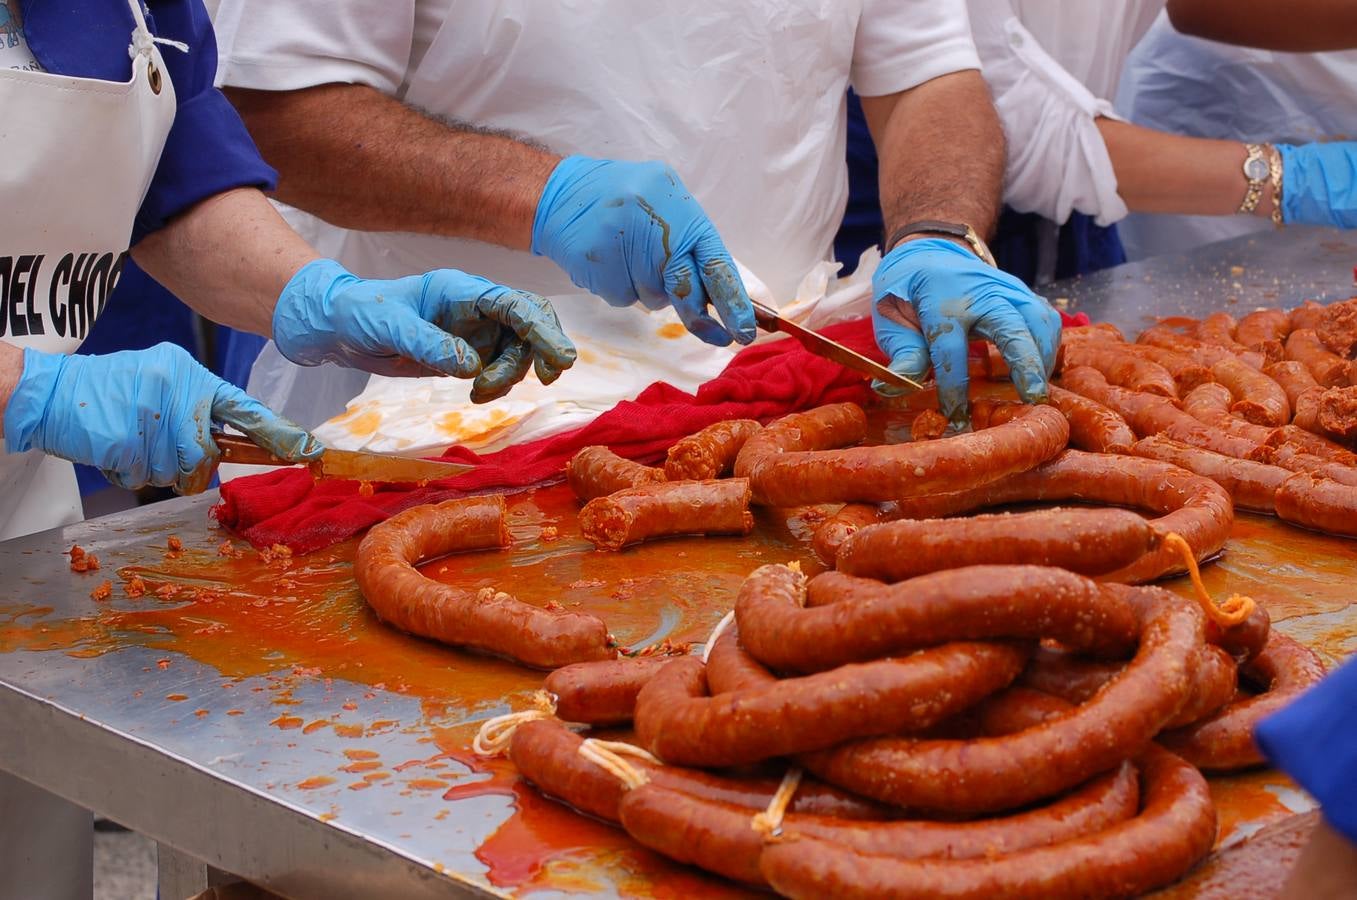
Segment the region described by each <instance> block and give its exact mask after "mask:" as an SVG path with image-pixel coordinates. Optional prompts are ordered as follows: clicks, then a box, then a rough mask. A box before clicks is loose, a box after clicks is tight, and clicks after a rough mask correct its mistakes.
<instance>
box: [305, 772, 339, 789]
mask: <svg viewBox="0 0 1357 900" xmlns="http://www.w3.org/2000/svg"><path fill="white" fill-rule="evenodd" d="M334 783H335V780H334V779H333V778H331V777H330V776H329V775H315V776H313V777H311V778H308V779H306V780H305V781H299V782H297V787H298V789H300V790H303V791H314V790H315V789H316V788H323V787H329V786H330V785H332V784H334Z"/></svg>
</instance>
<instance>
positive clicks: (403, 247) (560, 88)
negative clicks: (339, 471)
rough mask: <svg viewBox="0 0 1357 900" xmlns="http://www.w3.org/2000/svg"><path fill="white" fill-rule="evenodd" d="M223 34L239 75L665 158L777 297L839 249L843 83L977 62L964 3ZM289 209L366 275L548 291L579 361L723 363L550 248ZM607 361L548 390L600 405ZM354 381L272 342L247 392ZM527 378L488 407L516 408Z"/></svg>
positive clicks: (302, 4)
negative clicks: (599, 333)
mask: <svg viewBox="0 0 1357 900" xmlns="http://www.w3.org/2000/svg"><path fill="white" fill-rule="evenodd" d="M216 28H217V35H218V41H219V45H220V48H221V60H222V63H221V69H220V80H221V81H222V82H224V83H225V84H229V85H235V86H238V87H246V88H256V89H265V90H290V89H297V88H303V87H308V86H311V85H315V84H321V83H325V82H354V83H361V84H367V85H370V86H373V87H376V88H378V89H380V90H382V91H385V92H388V93H391V94H394V95H396V96H398V97H400V98H402V99H404V100H405V101H406V102H408V103H411V104H413V105H415V106H418V107H421V108H423V109H426V110H429V111H430V112H431V113H434V114H436V115H442V116H448V117H451V118H453V119H457V120H461V121H466V122H471V123H474V124H476V125H480V126H487V127H491V128H499V129H505V130H508V131H511V132H513V133H517V134H521V135H524V136H526V137H529V138H532V139H534V140H537V141H539V142H541V143H543V144H545V145H546V146H547V147H549V148H550V149H551V150H553V151H555V152H558V153H561V154H570V153H583V154H587V155H591V156H596V157H607V158H613V159H632V160H643V159H663V160H665V161H666V162H668V163H670V164H671V165H672V166H674V168H675V169H676V170H677V171H678V172H679V174H680V175H681V176H682V177H683V179H684V182H685V183H686V184H687V186H688V187H689V189H690V190H691V191H692V192H693V195H694V196H695V197H696V198H697V199H698V201H699V202H701V203H702V205H703V207H704V208H705V210H706V211H707V213H708V214H709V215H710V216H711V218H712V220H713V221H714V222H715V224H716V226H717V228H718V229H719V230H720V232H721V235H722V237H723V238H724V240H725V242H726V244H727V246H728V247H729V249H730V251H731V253H732V254H733V255H734V256H735V258H736V259H738V260H739V261H740V262H741V263H743V264H744V265H746V266H748V268H749V270H751V271H752V272H754V273H755V274H756V275H757V276H758V277H759V278H760V279H762V281H763V283H765V284H766V285H767V287H768V290H769V294H770V298H771V299H772V300H774V301H775V302H776V303H786V302H788V301H789V300H790V299H791V297H792V295H793V293H794V292H795V290H796V289H797V286H798V284H799V283H800V282H801V281H802V279H803V278H804V277H805V276H806V275H807V273H809V272H811V271H812V270H814V269H816V267H817V266H819V265H820V264H822V263H823V262H824V261H825V260H827V259H829V257H830V250H831V246H832V242H833V238H834V234H835V232H836V231H837V229H838V226H839V223H840V221H841V219H842V214H843V209H844V204H845V200H846V196H847V174H846V168H845V163H844V144H845V122H846V99H845V91H846V89H847V87H848V85H849V83H850V82H851V83H852V84H853V85H854V86H855V87H856V88H857V89H858V91H859V92H860V93H862V94H864V95H868V96H877V95H886V94H892V93H896V92H899V91H903V90H906V89H908V88H911V87H914V86H916V85H918V84H921V83H923V82H924V81H927V80H929V79H931V78H934V77H937V76H939V75H943V74H946V73H949V72H953V71H958V70H962V69H968V68H970V69H974V68H978V60H977V58H976V56H975V51H974V48H973V45H972V43H971V40H970V36H969V34H968V30H967V19H966V11H965V7H964V4H963V3H962V2H961V0H790V2H774V0H745V2H740V3H734V2H725V3H705V4H699V3H680V4H675V3H668V4H656V3H636V2H634V0H582V2H576V3H570V4H562V3H542V2H537V0H461V2H456V3H453V2H451V0H400V2H394V0H393V2H387V3H371V2H368V0H222V2H221V3H220V6H219V8H218V11H217V19H216ZM415 177H417V176H415ZM290 220H291V221H293V222H294V223H295V224H297V225H298V226H299V230H301V231H302V233H303V234H304V235H305V236H307V237H309V238H312V239H313V240H314V241H315V243H316V244H317V246H318V248H319V249H320V250H321V252H323V253H326V254H329V255H332V256H335V257H337V258H338V259H339V260H340V262H342V263H344V264H345V265H346V266H348V267H349V268H350V269H351V270H353V271H354V272H355V273H356V274H359V275H364V276H380V277H393V276H397V275H403V274H406V273H408V272H411V271H421V270H424V269H428V268H432V267H437V266H451V267H454V268H460V269H465V270H467V271H470V272H475V273H476V274H479V275H484V276H485V277H487V278H490V279H492V280H494V281H498V282H502V283H505V284H509V285H512V286H514V287H518V288H523V289H527V290H531V291H536V292H537V293H540V294H543V295H546V296H547V297H549V298H551V299H552V300H553V302H555V303H556V305H557V307H558V309H559V311H560V313H561V315H562V317H563V318H564V319H566V320H567V321H568V322H569V323H573V325H574V327H573V328H571V336H572V338H574V339H575V340H576V342H577V343H578V344H579V346H580V348H581V351H582V355H583V354H584V353H585V352H590V351H592V350H594V349H597V350H598V352H600V353H604V352H606V353H612V352H615V349H616V348H615V346H613V345H608V344H606V343H604V344H600V345H599V346H598V347H597V348H595V347H593V346H591V342H592V341H593V323H595V322H597V323H599V327H600V329H603V328H605V327H606V330H607V333H608V335H609V336H610V337H609V340H612V339H614V338H619V339H620V338H621V337H622V336H623V335H627V336H628V337H627V339H628V340H631V339H635V340H638V341H640V343H638V344H637V345H636V346H634V347H633V348H632V351H631V354H630V357H629V358H628V359H627V360H626V362H627V363H628V364H629V365H630V366H631V368H630V370H629V372H630V377H631V378H632V379H634V380H635V381H638V382H641V383H648V382H649V381H651V380H654V379H653V378H646V377H645V375H644V370H642V368H641V367H642V365H643V364H645V365H648V364H649V361H650V360H652V359H656V358H658V357H659V356H662V355H667V354H676V355H681V356H682V357H683V358H685V359H693V360H701V361H705V362H706V364H704V365H702V366H700V367H695V368H692V369H690V370H688V372H689V374H690V375H691V377H693V378H697V377H700V376H702V375H705V374H707V373H709V372H711V370H712V369H713V368H716V369H719V365H718V363H723V354H725V351H720V350H715V349H712V348H707V347H704V346H702V345H700V344H698V343H697V341H696V339H695V338H692V337H689V336H686V335H685V336H682V337H679V338H674V339H668V338H660V337H658V335H657V333H658V332H660V331H662V330H663V329H664V327H665V326H667V325H669V324H671V323H672V322H674V321H676V320H675V319H673V318H672V314H659V315H655V316H648V315H647V314H646V312H645V311H644V310H643V309H641V308H640V307H639V306H637V307H632V308H629V309H626V310H623V311H621V312H617V311H614V310H610V309H607V308H606V306H605V304H604V303H603V302H602V301H601V300H599V299H597V298H592V297H588V296H586V295H582V294H581V292H580V289H579V288H577V287H575V286H574V285H573V284H571V283H570V280H569V278H568V277H567V276H566V275H565V273H563V272H562V271H561V270H560V269H559V268H558V267H557V266H556V265H555V264H553V263H552V262H551V261H549V260H547V259H544V258H540V257H533V256H531V255H529V254H527V253H522V252H516V251H511V250H506V249H503V248H499V247H493V246H490V245H487V244H483V243H479V242H475V241H459V240H448V239H443V238H437V237H429V236H421V235H411V234H373V233H363V232H353V231H344V230H341V229H336V228H333V227H331V226H329V225H325V224H323V223H320V222H316V221H314V220H313V221H311V222H310V223H309V224H305V223H304V222H303V219H302V217H301V216H293V217H292V218H291V219H290ZM581 317H582V318H581ZM603 323H606V326H605V325H604V324H603ZM660 362H661V367H660V368H656V369H655V371H656V372H661V371H665V372H667V373H670V374H672V371H673V368H674V366H673V365H672V364H671V363H672V360H661V361H660ZM666 367H667V368H666ZM600 373H601V370H591V368H590V367H589V366H588V365H577V366H576V368H575V369H572V370H571V371H569V372H567V373H566V374H565V375H564V376H563V377H562V378H561V379H560V381H558V382H557V383H556V384H555V385H553V386H552V387H551V391H552V392H553V394H554V395H556V396H558V397H561V398H563V399H568V398H574V397H580V398H584V399H586V400H587V401H588V402H591V403H597V402H599V401H601V399H602V397H601V395H599V394H597V393H596V392H595V391H594V387H595V386H596V385H597V383H598V378H597V376H598V375H600ZM355 377H357V376H352V375H350V376H348V377H347V378H345V376H343V375H340V373H338V372H337V371H336V370H334V369H333V368H332V367H323V368H322V369H321V370H319V371H312V372H306V371H301V372H298V371H296V370H295V367H292V368H291V369H289V366H288V365H286V364H284V362H283V361H282V360H281V357H280V356H278V355H277V354H276V353H273V352H272V351H271V350H270V351H266V355H265V356H264V357H262V358H261V361H260V362H259V363H257V364H256V366H255V371H254V374H253V376H252V377H251V381H250V385H249V389H250V391H251V392H252V393H254V394H255V395H256V396H259V397H260V399H261V400H263V401H265V402H266V403H269V404H270V405H273V406H275V408H278V409H280V411H281V412H283V414H285V415H287V416H289V417H290V418H293V419H294V420H296V421H299V422H300V423H301V424H303V425H307V426H315V425H316V424H317V423H318V421H319V420H321V419H324V418H327V417H329V416H330V415H333V414H334V413H336V412H338V411H339V410H340V409H341V408H342V402H343V401H344V400H347V399H349V398H350V397H352V396H353V395H354V394H355V393H357V390H358V388H357V387H353V383H354V379H355ZM690 380H691V379H690ZM397 389H400V390H404V388H392V390H397ZM420 389H421V390H423V388H420ZM428 390H429V391H430V396H431V397H432V396H435V395H436V396H437V397H438V398H439V402H440V403H446V404H448V405H447V406H444V407H440V410H439V411H440V413H446V412H449V411H452V412H458V413H472V412H473V411H472V410H471V408H470V406H469V404H468V403H467V395H468V388H467V387H466V386H465V385H463V386H461V387H458V386H456V385H447V384H439V385H436V386H434V387H431V388H429V389H428ZM521 390H523V389H522V388H520V389H516V390H515V393H513V394H510V396H509V398H507V400H506V401H505V402H504V403H503V404H502V405H501V404H494V405H492V411H493V409H494V408H498V409H500V410H501V411H502V412H504V414H506V415H508V414H510V413H511V411H512V410H513V409H514V407H513V403H514V402H515V400H516V399H517V397H518V395H519V391H521ZM301 394H304V395H305V397H301V396H299V395H301ZM345 394H347V396H343V395H345ZM317 407H320V408H319V409H318V408H317ZM477 414H480V413H477ZM486 415H488V413H487V414H486ZM426 416H428V413H427V412H426ZM431 433H432V432H431Z"/></svg>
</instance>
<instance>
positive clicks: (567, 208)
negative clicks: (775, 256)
mask: <svg viewBox="0 0 1357 900" xmlns="http://www.w3.org/2000/svg"><path fill="white" fill-rule="evenodd" d="M532 252H533V253H535V254H537V255H538V256H547V257H549V258H551V259H552V260H553V261H555V263H556V264H557V265H559V266H560V267H561V268H562V269H564V270H565V271H566V273H567V274H569V275H570V280H571V281H573V282H574V283H575V284H577V285H579V286H580V287H582V288H585V289H587V290H589V291H590V292H592V293H594V294H597V295H598V296H600V297H602V298H603V299H604V300H606V301H607V302H608V303H609V304H611V305H612V306H629V305H631V304H632V303H636V302H637V301H638V300H639V301H640V302H641V303H643V304H645V306H646V307H648V308H650V309H662V308H663V307H664V306H666V305H669V306H673V307H674V311H675V312H677V313H678V316H679V319H680V320H682V322H683V324H684V326H685V327H686V328H687V329H688V330H689V331H691V332H692V333H693V334H695V335H697V336H698V337H699V338H701V339H702V340H704V341H706V342H707V343H708V344H715V345H716V346H718V347H724V346H726V345H728V344H729V343H730V342H731V340H732V339H734V340H736V341H738V342H740V343H741V344H748V343H749V342H750V341H752V340H754V335H755V329H754V307H753V305H752V304H751V303H750V301H749V294H748V293H746V292H745V288H744V283H743V282H742V281H741V280H740V275H739V272H738V271H737V270H736V268H735V262H734V260H732V259H731V257H730V253H729V252H728V251H727V250H726V246H725V244H724V243H722V241H721V236H720V235H719V234H717V233H716V226H714V225H713V224H712V222H711V219H709V218H707V214H706V213H705V212H703V211H702V207H701V206H699V205H698V203H697V201H696V200H694V199H693V197H692V195H691V194H689V193H688V189H687V188H686V187H684V186H683V182H682V181H681V180H679V177H678V174H677V173H676V172H674V170H673V169H671V168H670V167H669V166H666V165H664V164H663V163H658V162H645V163H634V162H613V161H610V160H602V159H590V158H588V157H584V156H570V157H566V158H565V159H563V160H561V162H560V164H559V165H558V166H557V167H556V169H555V171H553V172H552V173H551V177H550V178H549V179H548V180H547V185H546V189H545V190H544V191H543V192H542V199H541V200H540V201H539V202H538V206H537V216H536V219H535V220H534V221H533V227H532ZM709 303H710V304H711V305H712V306H713V307H715V308H716V312H717V314H718V315H719V316H720V317H721V322H724V323H725V325H724V327H723V326H722V324H721V322H717V321H716V319H714V318H712V317H711V315H709V314H708V312H707V305H708V304H709Z"/></svg>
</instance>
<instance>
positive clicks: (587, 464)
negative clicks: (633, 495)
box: [565, 446, 664, 502]
mask: <svg viewBox="0 0 1357 900" xmlns="http://www.w3.org/2000/svg"><path fill="white" fill-rule="evenodd" d="M565 477H566V481H568V482H569V483H570V490H572V491H574V493H575V496H576V497H578V498H579V499H580V500H583V501H585V502H588V501H589V500H592V499H594V498H595V497H604V496H607V495H608V494H612V493H616V492H617V491H624V490H626V489H627V488H634V487H640V486H641V485H643V484H658V483H659V482H661V481H664V472H663V471H662V470H660V469H656V468H654V467H652V466H643V465H641V464H640V463H638V462H633V461H632V460H629V459H624V458H623V457H621V456H618V455H617V454H616V453H614V452H612V451H611V450H609V449H608V448H607V447H601V446H594V447H585V448H584V449H583V450H581V451H579V452H578V453H576V454H575V455H574V456H572V457H571V458H570V462H569V463H567V464H566V467H565Z"/></svg>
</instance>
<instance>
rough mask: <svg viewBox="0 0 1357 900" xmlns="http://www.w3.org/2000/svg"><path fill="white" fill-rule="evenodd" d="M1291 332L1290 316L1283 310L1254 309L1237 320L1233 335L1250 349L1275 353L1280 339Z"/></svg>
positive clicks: (1278, 349)
mask: <svg viewBox="0 0 1357 900" xmlns="http://www.w3.org/2000/svg"><path fill="white" fill-rule="evenodd" d="M1290 333H1291V317H1290V316H1288V315H1287V314H1286V313H1285V312H1284V311H1283V310H1280V309H1277V308H1275V307H1274V308H1272V309H1256V310H1254V311H1253V312H1251V313H1249V314H1248V315H1246V316H1244V317H1243V318H1242V319H1240V320H1239V325H1238V327H1236V328H1235V332H1234V337H1235V340H1236V341H1238V342H1239V343H1240V344H1242V345H1244V346H1245V347H1247V348H1248V349H1250V350H1261V351H1263V352H1264V353H1271V354H1273V355H1277V354H1279V353H1280V351H1281V344H1282V341H1284V340H1286V336H1287V335H1288V334H1290Z"/></svg>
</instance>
